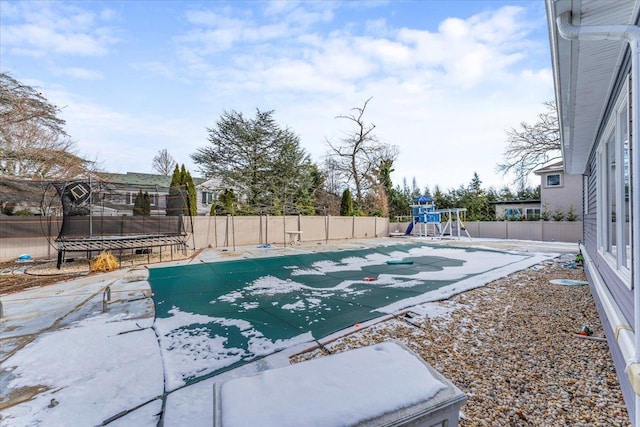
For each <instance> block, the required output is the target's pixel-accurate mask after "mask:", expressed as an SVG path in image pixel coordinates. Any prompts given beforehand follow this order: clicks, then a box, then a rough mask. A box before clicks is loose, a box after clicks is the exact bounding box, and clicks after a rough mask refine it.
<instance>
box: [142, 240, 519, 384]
mask: <svg viewBox="0 0 640 427" xmlns="http://www.w3.org/2000/svg"><path fill="white" fill-rule="evenodd" d="M523 258H526V256H524V255H514V254H507V253H503V252H497V251H489V250H475V249H460V248H456V249H450V248H447V249H443V248H438V247H437V246H434V245H427V244H397V245H393V246H380V247H375V248H369V249H358V250H343V251H335V252H317V253H307V254H300V255H288V256H278V257H269V258H254V259H241V260H233V261H224V262H213V263H204V262H201V263H199V264H190V265H184V266H174V267H166V268H154V269H151V270H150V274H149V282H150V284H151V287H152V290H153V294H154V297H153V298H154V303H155V309H156V321H155V328H156V332H157V334H158V336H159V340H160V345H161V348H162V351H163V358H164V359H165V374H166V375H165V377H166V381H167V389H168V390H172V389H175V388H178V387H181V386H183V385H185V384H190V383H193V382H196V381H199V380H200V379H202V378H205V377H210V376H213V375H217V374H219V373H221V372H224V371H226V370H228V369H232V368H235V367H237V366H240V365H242V364H245V363H248V362H251V361H253V360H255V359H257V358H259V357H263V356H266V355H268V354H271V353H273V352H276V351H278V350H281V349H284V348H287V347H289V346H292V345H295V344H298V343H301V342H312V341H313V340H316V339H321V338H322V337H325V336H327V335H330V334H332V333H335V332H338V331H341V330H343V329H345V328H349V327H352V326H353V325H354V324H356V323H360V322H365V321H367V320H371V319H373V318H377V317H380V316H382V315H383V312H381V308H383V307H385V306H387V305H390V304H392V303H397V302H398V301H402V300H404V299H407V298H411V297H415V296H417V295H422V294H424V293H427V292H431V291H434V290H436V289H438V288H440V287H442V286H445V285H449V284H451V283H453V282H455V281H459V280H463V279H465V278H468V277H470V276H473V275H476V274H481V273H484V272H487V271H489V270H491V269H493V268H498V267H502V266H504V265H506V264H509V263H512V262H517V261H520V260H522V259H523ZM470 260H473V261H472V262H471V263H472V264H473V268H469V265H468V264H469V263H470ZM465 265H466V266H465Z"/></svg>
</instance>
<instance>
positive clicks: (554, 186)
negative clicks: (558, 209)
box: [544, 172, 563, 188]
mask: <svg viewBox="0 0 640 427" xmlns="http://www.w3.org/2000/svg"><path fill="white" fill-rule="evenodd" d="M556 175H557V176H558V183H557V184H551V185H550V184H549V178H550V177H552V176H556ZM544 186H545V188H558V187H562V186H563V182H562V174H561V173H560V172H555V173H548V174H546V175H545V176H544Z"/></svg>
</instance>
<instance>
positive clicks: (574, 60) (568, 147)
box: [548, 0, 636, 174]
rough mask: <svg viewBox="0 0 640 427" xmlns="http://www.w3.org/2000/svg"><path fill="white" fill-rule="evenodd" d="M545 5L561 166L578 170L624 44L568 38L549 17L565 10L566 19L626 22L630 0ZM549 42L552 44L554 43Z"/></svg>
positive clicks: (591, 141) (629, 16) (631, 11)
mask: <svg viewBox="0 0 640 427" xmlns="http://www.w3.org/2000/svg"><path fill="white" fill-rule="evenodd" d="M549 3H550V4H548V6H550V7H548V11H549V12H550V13H553V16H550V20H549V25H551V22H553V23H554V25H553V27H552V28H551V29H550V30H551V31H550V36H551V43H552V46H551V48H552V55H553V56H554V58H553V63H554V79H555V83H556V96H557V97H558V102H559V103H560V104H561V105H558V106H559V109H560V126H561V129H562V132H561V134H562V144H563V157H564V163H565V170H566V171H567V172H568V173H573V174H581V173H583V172H584V171H585V169H586V164H587V161H588V159H589V154H590V153H591V148H592V147H593V145H594V144H595V142H596V141H595V139H596V137H597V132H598V129H599V124H600V122H601V121H602V120H604V117H603V116H604V112H605V109H606V107H607V103H608V102H609V93H610V91H611V90H612V87H613V83H614V80H615V77H616V73H617V71H618V69H619V67H620V63H621V61H622V59H623V54H624V52H625V49H626V48H627V43H626V42H623V41H604V40H603V41H569V40H565V39H563V38H562V37H561V36H560V35H559V34H558V31H557V27H556V26H555V18H556V17H557V16H559V15H560V14H562V13H563V12H565V11H567V10H571V13H572V24H573V25H576V26H589V25H629V24H630V23H631V21H632V17H633V16H634V9H635V3H636V1H635V0H619V1H615V2H610V1H601V0H583V1H580V0H573V1H564V0H560V1H557V2H556V1H553V0H551V1H550V2H549ZM554 44H555V46H554Z"/></svg>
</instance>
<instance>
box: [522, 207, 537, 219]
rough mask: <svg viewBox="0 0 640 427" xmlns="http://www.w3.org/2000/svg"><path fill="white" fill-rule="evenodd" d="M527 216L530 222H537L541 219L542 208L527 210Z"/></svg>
mask: <svg viewBox="0 0 640 427" xmlns="http://www.w3.org/2000/svg"><path fill="white" fill-rule="evenodd" d="M525 215H526V217H527V220H528V221H537V220H539V219H540V208H527V209H526V210H525Z"/></svg>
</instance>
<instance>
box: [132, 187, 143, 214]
mask: <svg viewBox="0 0 640 427" xmlns="http://www.w3.org/2000/svg"><path fill="white" fill-rule="evenodd" d="M133 215H134V216H139V215H144V194H142V190H138V194H137V195H136V199H135V201H134V202H133Z"/></svg>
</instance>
